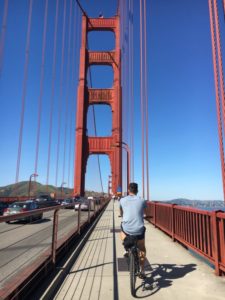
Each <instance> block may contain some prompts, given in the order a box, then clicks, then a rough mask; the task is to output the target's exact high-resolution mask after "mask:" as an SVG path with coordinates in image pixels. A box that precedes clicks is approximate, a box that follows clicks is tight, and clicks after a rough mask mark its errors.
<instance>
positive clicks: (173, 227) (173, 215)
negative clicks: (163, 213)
mask: <svg viewBox="0 0 225 300" xmlns="http://www.w3.org/2000/svg"><path fill="white" fill-rule="evenodd" d="M175 206H176V204H172V206H171V208H172V214H171V222H172V240H173V242H175V213H174V207H175Z"/></svg>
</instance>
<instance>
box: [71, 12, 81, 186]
mask: <svg viewBox="0 0 225 300" xmlns="http://www.w3.org/2000/svg"><path fill="white" fill-rule="evenodd" d="M78 13H79V19H78V24H79V27H78V26H77V41H79V43H78V45H77V48H76V50H77V52H76V60H77V61H78V62H79V50H80V47H79V45H80V41H81V18H82V15H81V13H80V10H79V11H78ZM75 76H76V82H77V81H78V77H79V63H78V64H76V74H75ZM76 97H77V94H76V96H75V99H76V100H77V98H76ZM74 104H75V110H74V115H75V116H76V110H77V106H76V103H74ZM73 128H74V133H75V120H74V127H73ZM75 147H76V138H75V134H74V143H73V149H74V155H73V166H72V174H74V170H75ZM72 187H73V188H74V180H73V178H72Z"/></svg>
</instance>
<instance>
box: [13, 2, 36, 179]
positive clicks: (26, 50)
mask: <svg viewBox="0 0 225 300" xmlns="http://www.w3.org/2000/svg"><path fill="white" fill-rule="evenodd" d="M32 10H33V0H30V1H29V12H28V24H27V36H26V48H25V65H24V77H23V88H22V108H21V113H20V130H19V144H18V153H17V165H16V180H15V182H16V183H18V180H19V173H20V160H21V149H22V142H23V127H24V126H23V125H24V114H25V102H26V92H27V78H28V65H29V51H30V33H31V21H32Z"/></svg>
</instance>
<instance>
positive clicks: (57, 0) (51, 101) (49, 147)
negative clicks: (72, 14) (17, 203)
mask: <svg viewBox="0 0 225 300" xmlns="http://www.w3.org/2000/svg"><path fill="white" fill-rule="evenodd" d="M58 14H59V0H56V11H55V28H54V46H53V62H52V82H51V100H50V118H49V134H48V161H47V177H46V185H47V186H48V183H49V171H50V161H51V146H52V122H53V109H54V98H55V76H56V45H57V31H58Z"/></svg>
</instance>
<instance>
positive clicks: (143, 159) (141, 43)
mask: <svg viewBox="0 0 225 300" xmlns="http://www.w3.org/2000/svg"><path fill="white" fill-rule="evenodd" d="M142 29H143V26H142V0H140V90H141V91H140V92H141V93H140V94H141V141H142V143H141V144H142V196H143V198H145V165H144V164H145V155H144V154H145V153H144V99H143V32H142V31H143V30H142Z"/></svg>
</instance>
